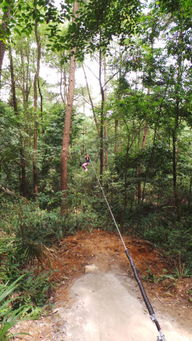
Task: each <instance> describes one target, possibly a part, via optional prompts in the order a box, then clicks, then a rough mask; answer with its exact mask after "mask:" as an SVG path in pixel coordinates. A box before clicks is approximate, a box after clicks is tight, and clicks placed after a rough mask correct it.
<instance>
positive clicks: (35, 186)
mask: <svg viewBox="0 0 192 341" xmlns="http://www.w3.org/2000/svg"><path fill="white" fill-rule="evenodd" d="M36 7H37V0H34V8H35V9H36ZM35 39H36V44H37V64H36V72H35V77H34V82H33V89H34V101H33V109H34V134H33V193H34V194H38V170H37V152H38V118H37V109H38V103H37V101H38V82H39V72H40V60H41V42H40V35H39V32H38V22H37V20H35Z"/></svg>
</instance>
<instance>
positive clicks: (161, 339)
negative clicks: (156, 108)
mask: <svg viewBox="0 0 192 341" xmlns="http://www.w3.org/2000/svg"><path fill="white" fill-rule="evenodd" d="M90 164H91V166H92V168H93V171H94V173H95V176H96V179H97V182H98V184H99V187H100V189H101V192H102V194H103V197H104V199H105V202H106V204H107V207H108V209H109V212H110V214H111V217H112V220H113V222H114V225H115V227H116V229H117V232H118V234H119V237H120V239H121V242H122V244H123V248H124V251H125V254H126V256H127V258H128V260H129V263H130V265H131V269H132V271H133V273H134V277H135V280H136V282H137V284H138V286H139V289H140V292H141V295H142V297H143V300H144V302H145V305H146V307H147V310H148V312H149V315H150V318H151V320H152V321H153V322H154V323H155V325H156V328H157V330H158V332H159V336H157V341H166V339H165V336H164V334H163V333H162V330H161V326H160V324H159V322H158V320H157V318H156V315H155V311H154V309H153V307H152V305H151V302H150V300H149V298H148V296H147V293H146V291H145V288H144V286H143V283H142V281H141V278H140V276H139V273H138V270H137V268H136V266H135V263H134V261H133V259H132V257H131V255H130V254H129V251H128V248H127V247H126V245H125V241H124V239H123V236H122V234H121V231H120V229H119V227H118V224H117V222H116V219H115V217H114V214H113V212H112V209H111V207H110V205H109V202H108V200H107V197H106V195H105V191H104V189H103V186H102V185H101V181H100V179H99V177H98V175H97V172H96V170H95V168H94V166H93V163H92V161H91V160H90Z"/></svg>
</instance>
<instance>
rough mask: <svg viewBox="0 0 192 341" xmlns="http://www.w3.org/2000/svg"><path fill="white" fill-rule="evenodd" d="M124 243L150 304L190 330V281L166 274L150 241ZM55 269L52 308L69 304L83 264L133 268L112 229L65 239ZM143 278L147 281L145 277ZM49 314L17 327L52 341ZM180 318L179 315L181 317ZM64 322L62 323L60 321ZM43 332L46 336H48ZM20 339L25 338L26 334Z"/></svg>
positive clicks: (121, 269) (162, 260)
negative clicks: (71, 292) (71, 291)
mask: <svg viewBox="0 0 192 341" xmlns="http://www.w3.org/2000/svg"><path fill="white" fill-rule="evenodd" d="M124 239H125V244H126V246H127V248H128V249H129V251H130V254H131V255H132V257H133V259H134V261H135V264H136V266H137V268H138V270H139V272H140V276H141V277H142V278H143V279H144V286H145V289H146V292H147V294H148V296H149V298H150V299H151V301H152V304H153V306H154V308H155V310H157V311H158V312H160V313H161V314H163V315H164V316H165V318H166V315H167V314H169V315H170V314H171V316H172V320H174V321H176V322H179V324H180V326H181V327H184V328H186V329H187V330H190V328H191V326H192V314H191V303H190V302H189V301H188V296H187V292H189V290H190V289H191V288H192V283H191V280H189V279H182V280H175V279H173V278H171V277H169V276H165V273H166V272H167V273H170V272H171V269H170V265H169V264H168V263H167V262H166V260H165V258H164V257H163V256H162V254H161V253H160V252H159V251H158V250H156V249H155V248H154V247H153V245H152V244H151V243H149V242H146V241H143V240H138V239H135V238H131V237H127V236H126V237H125V238H124ZM50 264H51V268H52V269H54V272H53V274H52V275H51V278H50V280H52V281H54V282H56V283H57V289H56V291H55V293H54V297H52V298H51V300H52V301H54V304H55V311H57V309H63V307H67V306H68V307H69V306H70V305H71V304H72V301H71V298H70V297H69V295H68V293H69V288H70V287H71V286H72V284H73V283H74V281H75V280H76V279H77V278H79V277H80V276H81V275H82V274H83V273H84V272H85V266H87V265H89V264H95V266H96V267H98V268H99V270H100V271H101V272H103V273H105V272H110V271H111V272H113V273H116V274H118V272H119V273H120V275H121V276H126V277H127V274H128V275H129V277H131V278H133V274H132V271H131V269H130V266H129V264H128V260H127V258H126V255H125V253H124V250H123V246H122V244H121V241H120V239H119V236H118V235H116V234H115V233H112V232H106V231H103V230H93V231H92V232H87V231H80V232H77V233H76V234H75V235H72V236H68V237H66V238H64V239H63V240H62V241H61V242H60V244H59V246H58V247H57V248H55V250H54V253H53V257H52V259H51V262H50ZM145 279H146V280H145ZM133 283H134V284H133V286H135V287H134V288H133V290H135V291H136V292H137V295H138V296H140V294H139V292H138V289H137V285H136V284H135V282H133ZM53 316H54V311H53V312H51V313H50V316H47V317H43V318H41V319H40V320H38V321H25V322H22V323H21V324H19V325H18V326H17V327H16V330H17V331H19V330H22V331H23V332H27V333H30V334H31V336H30V337H29V339H30V340H32V341H33V340H34V341H38V340H52V339H54V335H55V333H56V330H57V327H58V328H59V324H60V323H61V321H59V320H58V321H57V319H54V318H53ZM181 317H182V318H181ZM62 323H64V322H62ZM45 335H49V336H48V338H47V336H45ZM19 340H28V338H27V337H24V338H20V339H19Z"/></svg>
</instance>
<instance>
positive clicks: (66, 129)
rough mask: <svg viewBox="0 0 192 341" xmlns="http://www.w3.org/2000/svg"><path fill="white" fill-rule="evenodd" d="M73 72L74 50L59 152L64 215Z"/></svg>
mask: <svg viewBox="0 0 192 341" xmlns="http://www.w3.org/2000/svg"><path fill="white" fill-rule="evenodd" d="M77 11H78V3H77V2H74V4H73V13H74V18H75V17H76V15H77ZM75 71H76V57H75V49H74V50H73V51H72V55H71V57H70V68H69V86H68V93H67V105H66V112H65V121H64V129H63V141H62V151H61V191H63V200H62V205H61V214H64V213H65V212H66V211H67V203H66V198H67V189H68V171H67V164H68V157H69V145H70V133H71V117H72V110H73V101H74V89H75Z"/></svg>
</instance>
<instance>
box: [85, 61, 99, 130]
mask: <svg viewBox="0 0 192 341" xmlns="http://www.w3.org/2000/svg"><path fill="white" fill-rule="evenodd" d="M83 73H84V77H85V83H86V88H87V92H88V96H89V102H90V104H91V110H92V113H93V119H94V122H95V127H96V129H97V133H98V136H99V124H98V120H97V116H96V112H95V107H94V104H93V100H92V97H91V92H90V88H89V84H88V80H87V75H86V72H85V68H84V66H83Z"/></svg>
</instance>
